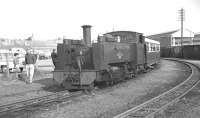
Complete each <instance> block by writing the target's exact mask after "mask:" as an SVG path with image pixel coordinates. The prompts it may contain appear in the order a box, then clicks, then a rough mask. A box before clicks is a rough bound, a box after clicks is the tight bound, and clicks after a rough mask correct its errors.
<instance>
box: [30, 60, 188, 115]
mask: <svg viewBox="0 0 200 118" xmlns="http://www.w3.org/2000/svg"><path fill="white" fill-rule="evenodd" d="M187 69H188V67H187V66H183V65H181V64H179V63H174V62H171V61H166V60H162V61H161V64H160V67H158V69H154V70H153V71H151V72H149V73H146V74H142V75H139V76H138V77H137V78H135V79H132V80H129V81H127V82H124V83H120V84H118V85H115V86H113V87H109V88H105V89H103V90H98V91H94V92H93V94H89V95H83V96H81V97H78V98H75V99H74V100H72V101H71V102H68V103H66V104H64V103H63V104H61V105H60V107H58V106H57V107H56V108H52V109H49V110H47V111H45V112H44V111H42V112H35V113H33V114H32V117H31V118H110V117H112V116H114V115H116V114H118V113H121V112H123V111H125V110H127V109H129V108H131V107H134V106H136V105H138V104H141V103H142V102H144V101H146V100H148V99H150V98H152V97H155V96H157V95H158V94H160V93H162V92H164V91H167V90H169V89H170V88H171V87H173V86H175V85H177V84H178V83H180V82H181V81H183V80H184V79H186V77H188V76H189V73H190V72H189V71H186V70H187Z"/></svg>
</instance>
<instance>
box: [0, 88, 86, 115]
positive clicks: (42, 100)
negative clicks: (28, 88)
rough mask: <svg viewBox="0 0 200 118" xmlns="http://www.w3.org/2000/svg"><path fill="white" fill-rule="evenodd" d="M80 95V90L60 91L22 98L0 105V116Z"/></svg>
mask: <svg viewBox="0 0 200 118" xmlns="http://www.w3.org/2000/svg"><path fill="white" fill-rule="evenodd" d="M80 95H82V92H81V91H77V92H71V93H69V92H68V91H61V92H57V93H54V94H50V95H46V96H42V97H37V98H32V99H28V100H23V101H19V102H15V103H11V104H5V105H1V106H0V116H2V115H6V114H9V113H12V112H16V111H20V110H26V109H27V108H29V109H30V108H31V107H35V106H42V105H45V104H48V103H53V102H62V101H67V100H70V99H71V98H73V97H76V96H80Z"/></svg>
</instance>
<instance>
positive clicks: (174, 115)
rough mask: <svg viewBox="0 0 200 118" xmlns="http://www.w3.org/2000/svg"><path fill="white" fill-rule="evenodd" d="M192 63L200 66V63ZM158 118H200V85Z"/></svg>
mask: <svg viewBox="0 0 200 118" xmlns="http://www.w3.org/2000/svg"><path fill="white" fill-rule="evenodd" d="M190 62H193V63H195V64H196V65H199V66H200V61H194V60H193V61H192V60H190ZM156 118H200V84H198V85H197V86H196V87H195V88H194V89H192V91H190V92H189V93H188V94H186V96H184V97H183V98H181V99H180V100H179V101H178V102H177V103H175V104H173V105H171V106H169V107H168V108H166V110H164V111H162V112H161V113H159V114H157V115H156Z"/></svg>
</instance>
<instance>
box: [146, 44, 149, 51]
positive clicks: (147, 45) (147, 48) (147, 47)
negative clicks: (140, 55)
mask: <svg viewBox="0 0 200 118" xmlns="http://www.w3.org/2000/svg"><path fill="white" fill-rule="evenodd" d="M146 50H147V52H149V43H148V42H146Z"/></svg>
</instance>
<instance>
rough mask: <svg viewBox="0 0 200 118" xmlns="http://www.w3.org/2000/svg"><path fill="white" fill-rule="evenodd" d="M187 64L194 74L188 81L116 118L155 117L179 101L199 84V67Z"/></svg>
mask: <svg viewBox="0 0 200 118" xmlns="http://www.w3.org/2000/svg"><path fill="white" fill-rule="evenodd" d="M176 61H179V60H176ZM184 63H186V62H184ZM187 64H188V65H189V66H190V67H191V69H192V74H191V76H190V77H189V78H188V79H187V80H186V81H184V82H183V83H181V84H180V85H178V86H176V87H175V88H173V89H171V90H169V91H167V92H165V93H163V94H161V95H159V96H158V97H155V98H153V99H151V100H149V101H147V102H145V103H143V104H141V105H139V106H137V107H133V108H132V109H130V110H128V111H126V112H123V113H121V114H119V115H117V116H115V117H114V118H136V117H140V118H147V117H148V118H151V117H154V115H155V113H157V112H159V111H163V109H165V108H166V107H167V106H169V105H171V104H173V103H174V102H177V100H179V99H180V98H181V97H183V96H184V95H185V94H186V93H188V92H189V91H190V90H191V89H192V88H194V87H195V86H196V85H197V84H198V83H199V76H200V73H199V67H198V66H195V65H194V64H191V63H187Z"/></svg>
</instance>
